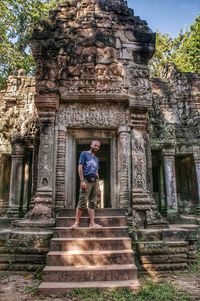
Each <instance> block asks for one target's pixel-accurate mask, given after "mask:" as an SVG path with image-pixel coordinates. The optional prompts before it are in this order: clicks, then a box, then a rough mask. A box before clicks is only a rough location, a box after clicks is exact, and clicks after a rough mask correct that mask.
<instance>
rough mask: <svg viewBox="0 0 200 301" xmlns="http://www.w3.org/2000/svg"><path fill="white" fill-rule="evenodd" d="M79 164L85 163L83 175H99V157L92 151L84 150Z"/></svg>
mask: <svg viewBox="0 0 200 301" xmlns="http://www.w3.org/2000/svg"><path fill="white" fill-rule="evenodd" d="M79 164H81V165H83V175H84V176H87V175H93V176H96V175H97V171H98V170H99V159H98V158H97V157H96V156H93V155H92V154H91V153H89V152H87V151H84V152H82V153H81V155H80V158H79Z"/></svg>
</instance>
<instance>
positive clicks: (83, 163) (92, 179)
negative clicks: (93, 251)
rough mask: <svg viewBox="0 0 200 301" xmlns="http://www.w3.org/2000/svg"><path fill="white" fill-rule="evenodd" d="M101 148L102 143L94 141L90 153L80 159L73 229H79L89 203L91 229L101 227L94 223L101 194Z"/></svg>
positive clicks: (84, 152)
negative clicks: (98, 156)
mask: <svg viewBox="0 0 200 301" xmlns="http://www.w3.org/2000/svg"><path fill="white" fill-rule="evenodd" d="M99 148H100V141H99V140H93V141H92V143H91V145H90V150H89V151H83V152H82V153H81V155H80V158H79V165H78V173H79V177H80V194H79V202H78V205H77V209H76V221H75V223H74V225H73V226H72V227H71V229H78V228H79V224H80V218H81V215H82V211H83V209H84V208H86V206H87V203H88V213H89V218H90V225H89V227H91V228H99V227H101V226H100V225H98V224H96V223H95V222H94V218H95V211H94V209H95V205H96V199H97V195H98V193H99V173H98V170H99V159H98V158H97V157H96V153H97V151H98V150H99Z"/></svg>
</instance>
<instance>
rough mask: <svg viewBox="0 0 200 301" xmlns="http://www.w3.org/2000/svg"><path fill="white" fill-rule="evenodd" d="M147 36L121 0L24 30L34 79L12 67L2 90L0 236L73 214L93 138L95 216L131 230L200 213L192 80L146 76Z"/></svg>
mask: <svg viewBox="0 0 200 301" xmlns="http://www.w3.org/2000/svg"><path fill="white" fill-rule="evenodd" d="M155 38H156V36H155V33H153V32H152V31H151V30H150V28H149V27H148V25H147V23H146V22H145V21H142V20H141V19H140V18H139V17H137V16H134V12H133V10H132V9H129V8H128V6H127V3H126V1H123V0H118V1H112V0H107V1H103V0H92V1H91V0H90V1H89V0H81V1H76V0H74V1H65V2H64V3H63V4H59V5H58V7H57V8H56V9H55V10H53V11H51V12H50V15H49V21H48V22H46V21H43V22H41V24H39V25H38V27H37V28H36V29H35V30H34V32H33V36H32V39H31V49H32V52H33V56H34V59H35V62H36V76H35V77H27V76H25V74H24V71H23V70H19V72H18V75H16V76H14V75H13V76H9V78H8V81H7V87H6V89H5V90H3V91H1V93H0V129H1V132H0V222H1V223H2V225H4V228H6V227H9V226H10V223H11V222H14V223H15V224H16V223H17V222H16V221H18V222H23V221H30V222H31V221H33V222H34V221H37V222H38V223H37V227H38V228H40V222H41V227H42V224H44V222H46V223H47V224H48V223H50V224H51V223H53V221H54V218H55V216H56V212H57V211H58V210H59V209H62V208H75V207H76V204H77V200H78V189H79V179H78V175H77V160H78V157H79V154H80V152H81V151H82V150H85V149H88V148H89V145H90V142H91V140H92V139H99V140H100V141H101V149H100V151H99V158H100V181H101V189H102V190H101V202H100V207H101V208H126V210H127V216H128V219H129V223H130V225H132V226H134V227H135V226H136V227H139V228H151V227H153V228H155V227H157V228H159V227H160V228H162V227H167V225H168V222H169V221H174V220H176V219H177V220H178V219H179V218H180V216H181V215H188V216H191V215H192V216H198V215H199V214H200V139H199V138H200V98H199V96H200V88H199V87H200V75H199V74H190V73H181V72H179V70H177V68H176V66H174V65H172V64H169V65H167V66H166V68H165V69H164V70H163V74H162V76H161V78H150V74H149V67H148V61H149V60H150V59H151V58H152V56H153V54H154V52H155ZM18 226H19V224H18Z"/></svg>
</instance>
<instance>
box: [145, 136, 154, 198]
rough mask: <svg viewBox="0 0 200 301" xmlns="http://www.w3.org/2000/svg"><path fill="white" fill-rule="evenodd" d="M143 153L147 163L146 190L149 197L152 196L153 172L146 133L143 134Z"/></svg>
mask: <svg viewBox="0 0 200 301" xmlns="http://www.w3.org/2000/svg"><path fill="white" fill-rule="evenodd" d="M144 137H145V151H146V161H147V190H148V191H149V192H150V195H153V171H152V154H151V145H150V139H149V135H148V133H147V132H145V135H144Z"/></svg>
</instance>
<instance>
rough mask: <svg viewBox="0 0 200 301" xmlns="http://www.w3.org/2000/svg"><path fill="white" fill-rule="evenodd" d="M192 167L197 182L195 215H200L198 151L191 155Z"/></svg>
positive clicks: (199, 160) (199, 156)
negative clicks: (193, 166)
mask: <svg viewBox="0 0 200 301" xmlns="http://www.w3.org/2000/svg"><path fill="white" fill-rule="evenodd" d="M193 158H194V165H195V171H196V181H197V199H198V204H197V207H196V213H197V214H198V215H200V151H195V152H194V153H193Z"/></svg>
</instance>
